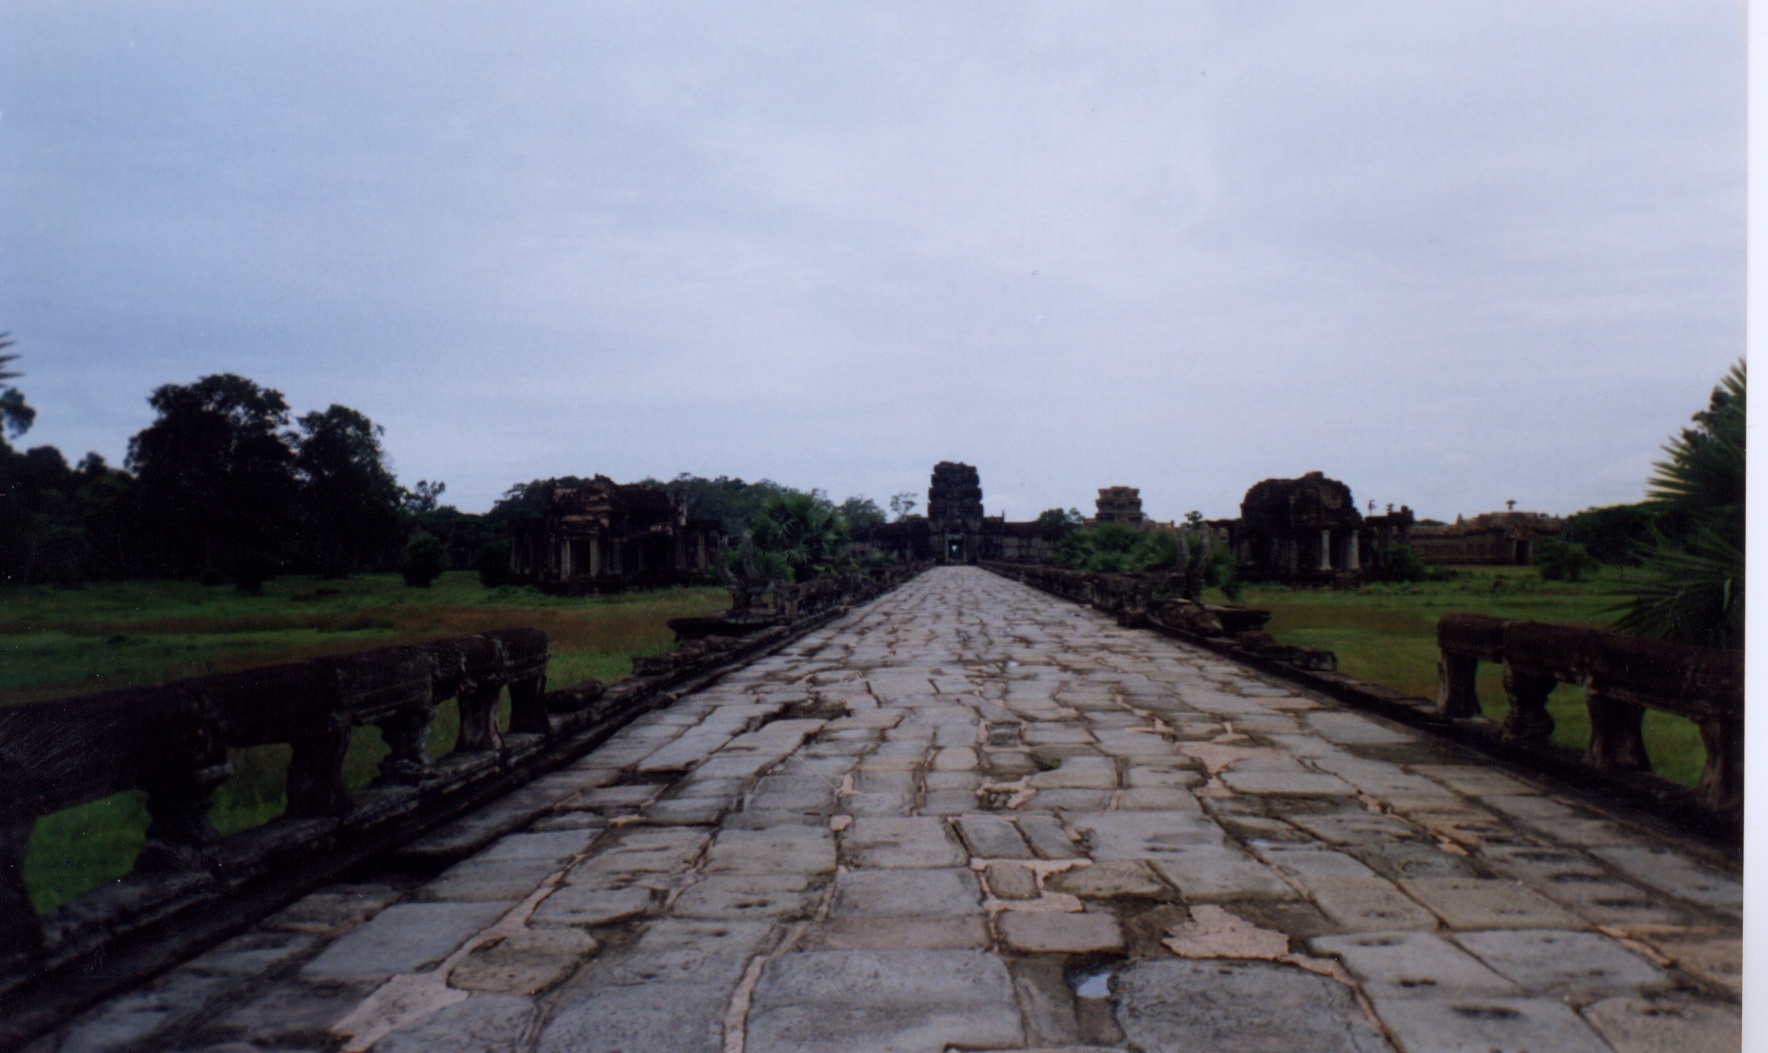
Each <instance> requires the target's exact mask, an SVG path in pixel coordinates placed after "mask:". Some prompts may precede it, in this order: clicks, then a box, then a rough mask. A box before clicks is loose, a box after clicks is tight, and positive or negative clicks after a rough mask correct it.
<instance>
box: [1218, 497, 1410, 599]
mask: <svg viewBox="0 0 1768 1053" xmlns="http://www.w3.org/2000/svg"><path fill="white" fill-rule="evenodd" d="M1390 507H1391V506H1390ZM1412 524H1413V517H1412V510H1411V509H1410V508H1406V507H1404V506H1401V508H1400V510H1399V511H1398V512H1389V513H1388V514H1386V515H1371V516H1368V517H1365V516H1363V515H1362V514H1361V513H1360V512H1358V511H1357V503H1356V501H1354V500H1353V499H1352V498H1351V488H1350V487H1348V486H1346V485H1345V484H1344V483H1341V482H1339V481H1338V480H1337V479H1328V478H1326V476H1325V474H1324V473H1321V472H1309V473H1307V474H1306V475H1304V476H1302V477H1301V478H1300V479H1266V480H1265V481H1264V482H1261V483H1258V484H1256V485H1254V486H1253V487H1252V489H1250V490H1248V491H1246V498H1245V499H1244V500H1243V501H1241V502H1240V518H1239V519H1236V520H1233V521H1231V522H1229V523H1227V524H1226V526H1227V527H1228V537H1229V543H1230V544H1231V545H1232V546H1233V549H1234V556H1235V560H1236V562H1237V564H1238V565H1239V572H1240V576H1241V577H1242V578H1244V579H1246V580H1247V581H1279V582H1289V583H1292V584H1298V585H1327V584H1352V583H1355V582H1357V581H1360V580H1362V579H1363V578H1364V577H1366V576H1367V575H1368V574H1369V573H1370V572H1371V571H1372V570H1377V569H1379V568H1380V567H1382V566H1383V565H1384V564H1385V563H1386V561H1387V557H1388V554H1389V553H1390V552H1392V551H1393V549H1395V548H1396V547H1398V546H1400V545H1404V544H1408V542H1409V538H1410V536H1411V534H1412V532H1413V526H1412ZM1212 525H1213V524H1212Z"/></svg>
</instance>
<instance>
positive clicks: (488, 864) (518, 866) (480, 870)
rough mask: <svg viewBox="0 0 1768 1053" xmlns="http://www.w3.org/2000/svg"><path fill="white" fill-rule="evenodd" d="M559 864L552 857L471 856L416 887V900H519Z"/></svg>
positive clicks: (414, 896) (536, 886) (556, 870)
mask: <svg viewBox="0 0 1768 1053" xmlns="http://www.w3.org/2000/svg"><path fill="white" fill-rule="evenodd" d="M560 867H561V864H560V862H559V861H558V860H556V859H545V858H541V859H485V858H483V857H482V856H475V857H474V858H472V859H469V860H466V861H465V862H463V863H456V864H454V865H453V866H451V867H449V868H448V869H447V870H444V871H443V872H442V873H441V875H440V876H438V877H437V878H436V879H435V880H434V881H431V882H429V883H427V884H425V885H424V886H423V887H422V888H420V889H418V890H416V891H415V892H414V893H413V894H412V896H413V898H414V899H420V900H460V901H481V902H483V901H490V900H506V901H507V900H519V899H522V898H524V897H526V896H527V895H528V894H529V893H530V892H533V891H534V890H535V889H537V888H539V887H540V883H541V882H542V881H544V880H546V878H547V876H548V875H550V874H554V873H557V872H558V870H559V869H560Z"/></svg>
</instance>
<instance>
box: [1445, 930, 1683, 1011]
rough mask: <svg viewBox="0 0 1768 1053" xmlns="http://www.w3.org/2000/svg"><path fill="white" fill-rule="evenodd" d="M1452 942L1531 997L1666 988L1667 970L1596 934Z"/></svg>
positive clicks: (1535, 933)
mask: <svg viewBox="0 0 1768 1053" xmlns="http://www.w3.org/2000/svg"><path fill="white" fill-rule="evenodd" d="M1454 940H1455V942H1456V943H1459V944H1460V945H1461V946H1463V947H1465V948H1467V949H1468V950H1469V951H1472V952H1473V953H1474V954H1475V955H1478V956H1479V958H1480V959H1481V960H1482V961H1484V962H1485V963H1486V964H1487V965H1489V966H1491V967H1492V968H1493V969H1494V970H1496V971H1498V972H1499V973H1502V974H1503V975H1505V976H1507V977H1509V978H1510V979H1511V980H1514V981H1515V982H1516V983H1517V985H1518V986H1520V987H1522V988H1523V989H1524V990H1525V991H1528V992H1530V993H1551V994H1561V995H1570V994H1578V995H1589V994H1636V993H1639V992H1641V991H1649V990H1654V989H1658V988H1661V987H1663V986H1665V985H1666V984H1667V983H1668V978H1667V977H1666V976H1665V975H1664V973H1663V970H1661V969H1659V968H1658V967H1657V966H1655V965H1652V964H1651V963H1650V962H1647V961H1646V960H1645V959H1643V958H1641V957H1639V956H1638V955H1636V954H1634V953H1633V952H1631V951H1629V950H1627V949H1626V948H1625V947H1622V946H1621V945H1620V944H1618V943H1616V942H1615V941H1613V940H1611V939H1609V938H1608V937H1607V936H1602V935H1599V934H1597V933H1594V932H1556V931H1553V930H1549V929H1525V930H1520V931H1514V932H1505V931H1498V932H1462V933H1457V934H1456V935H1455V936H1454Z"/></svg>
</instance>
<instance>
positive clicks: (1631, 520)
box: [1564, 503, 1658, 567]
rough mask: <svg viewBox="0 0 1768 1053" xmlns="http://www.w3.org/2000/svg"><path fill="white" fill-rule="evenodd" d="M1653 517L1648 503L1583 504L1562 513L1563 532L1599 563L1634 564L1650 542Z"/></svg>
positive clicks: (1654, 517)
mask: <svg viewBox="0 0 1768 1053" xmlns="http://www.w3.org/2000/svg"><path fill="white" fill-rule="evenodd" d="M1657 518H1658V510H1657V508H1656V507H1655V506H1653V505H1652V504H1650V503H1641V504H1635V505H1609V506H1607V507H1605V508H1586V509H1584V510H1583V511H1582V512H1578V513H1575V514H1573V515H1570V516H1567V517H1566V520H1565V535H1564V536H1565V540H1567V541H1569V542H1572V543H1574V544H1579V545H1583V546H1584V548H1585V549H1587V550H1588V551H1589V553H1590V555H1592V556H1594V557H1595V558H1596V559H1597V560H1598V561H1600V562H1602V563H1607V564H1608V565H1609V566H1621V567H1636V566H1638V565H1639V559H1640V553H1641V551H1643V550H1644V549H1646V548H1649V547H1650V546H1651V543H1652V539H1653V537H1654V533H1653V530H1654V527H1655V525H1656V523H1657Z"/></svg>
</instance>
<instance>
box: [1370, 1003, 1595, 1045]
mask: <svg viewBox="0 0 1768 1053" xmlns="http://www.w3.org/2000/svg"><path fill="white" fill-rule="evenodd" d="M1371 1001H1372V1002H1373V1003H1374V1005H1375V1015H1377V1016H1379V1017H1380V1018H1381V1022H1382V1023H1383V1024H1386V1025H1387V1028H1388V1030H1389V1031H1391V1032H1393V1035H1394V1037H1395V1038H1397V1039H1399V1041H1400V1048H1401V1049H1403V1050H1405V1051H1406V1053H1415V1051H1423V1050H1428V1051H1430V1053H1438V1051H1441V1053H1491V1051H1492V1050H1500V1051H1502V1053H1510V1051H1511V1050H1515V1051H1517V1053H1521V1051H1523V1050H1529V1051H1531V1053H1533V1051H1536V1050H1539V1051H1541V1053H1547V1051H1551V1053H1611V1051H1609V1048H1608V1046H1607V1045H1606V1044H1605V1043H1604V1042H1603V1041H1602V1039H1600V1038H1598V1037H1596V1033H1595V1032H1593V1031H1591V1030H1590V1028H1589V1027H1588V1026H1586V1025H1585V1023H1584V1022H1583V1021H1582V1020H1580V1019H1579V1018H1578V1014H1576V1013H1574V1012H1572V1010H1571V1009H1570V1008H1568V1007H1567V1006H1565V1005H1564V1004H1563V1003H1561V1002H1559V1001H1557V1000H1555V999H1551V998H1505V997H1501V996H1496V995H1468V996H1465V997H1458V998H1411V997H1386V996H1383V995H1380V994H1373V993H1372V995H1371Z"/></svg>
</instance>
